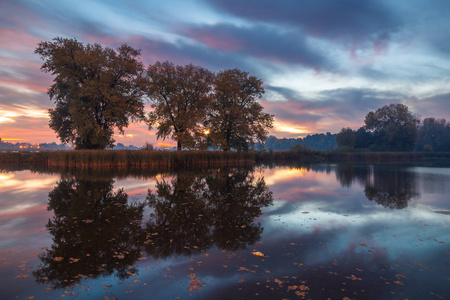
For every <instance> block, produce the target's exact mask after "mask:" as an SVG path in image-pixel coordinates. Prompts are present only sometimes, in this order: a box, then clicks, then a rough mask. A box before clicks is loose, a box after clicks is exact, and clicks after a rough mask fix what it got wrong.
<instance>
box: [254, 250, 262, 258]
mask: <svg viewBox="0 0 450 300" xmlns="http://www.w3.org/2000/svg"><path fill="white" fill-rule="evenodd" d="M252 254H253V255H254V256H258V257H264V254H263V253H261V252H259V251H255V252H252Z"/></svg>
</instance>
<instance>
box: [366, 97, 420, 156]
mask: <svg viewBox="0 0 450 300" xmlns="http://www.w3.org/2000/svg"><path fill="white" fill-rule="evenodd" d="M364 122H365V124H366V125H365V127H366V129H367V130H369V131H371V132H372V133H373V144H374V145H373V146H374V147H375V148H376V149H378V150H390V151H409V150H412V148H413V147H414V143H415V142H416V140H417V137H418V129H417V126H418V125H419V123H420V120H419V118H418V117H417V116H415V115H413V114H412V113H411V112H410V111H409V110H408V107H407V106H406V105H404V104H390V105H386V106H383V107H382V108H379V109H377V110H376V111H371V112H369V113H368V114H367V115H366V118H365V120H364Z"/></svg>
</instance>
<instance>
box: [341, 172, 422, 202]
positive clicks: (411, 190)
mask: <svg viewBox="0 0 450 300" xmlns="http://www.w3.org/2000/svg"><path fill="white" fill-rule="evenodd" d="M336 178H337V179H338V180H339V182H340V183H341V185H342V186H345V187H349V186H351V184H352V183H353V182H355V181H357V182H359V183H361V184H364V193H365V195H366V197H367V199H368V200H371V201H375V202H376V203H378V204H380V205H382V206H383V207H387V208H390V209H403V208H406V207H407V206H408V202H409V201H410V200H411V199H412V198H414V197H419V196H420V194H419V193H418V191H417V186H416V185H417V182H416V177H415V173H414V172H410V171H408V169H407V168H405V167H402V166H382V165H353V164H341V165H338V167H337V168H336Z"/></svg>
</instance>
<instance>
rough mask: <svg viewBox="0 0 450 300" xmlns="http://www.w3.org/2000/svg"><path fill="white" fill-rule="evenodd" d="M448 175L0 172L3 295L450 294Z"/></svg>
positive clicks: (402, 168)
mask: <svg viewBox="0 0 450 300" xmlns="http://www.w3.org/2000/svg"><path fill="white" fill-rule="evenodd" d="M449 196H450V168H449V167H447V166H445V167H443V166H442V164H428V165H390V166H388V165H355V164H338V165H326V164H323V165H314V166H308V167H295V168H294V167H273V168H263V167H258V168H254V169H236V168H222V169H214V170H205V171H197V172H188V171H183V172H167V173H163V174H152V175H143V174H140V175H139V174H138V175H136V174H133V175H129V176H127V175H126V174H121V175H120V176H119V177H117V176H113V175H105V174H102V175H98V174H97V175H93V174H83V173H80V174H76V175H71V174H54V173H45V174H44V173H33V172H31V171H14V172H6V171H4V172H1V173H0V276H1V278H2V286H1V287H0V294H1V295H2V299H33V298H32V297H34V299H55V298H60V297H63V298H71V299H108V298H109V299H112V298H113V297H116V298H118V299H144V298H154V299H177V298H179V299H186V298H188V299H212V298H214V299H248V298H255V299H284V298H287V299H302V298H303V299H327V298H331V299H343V298H345V297H348V298H350V299H404V298H409V299H435V298H436V299H446V298H447V299H448V298H449V297H450V282H449V280H450V272H449V267H450V248H449V246H448V244H449V242H450V201H449Z"/></svg>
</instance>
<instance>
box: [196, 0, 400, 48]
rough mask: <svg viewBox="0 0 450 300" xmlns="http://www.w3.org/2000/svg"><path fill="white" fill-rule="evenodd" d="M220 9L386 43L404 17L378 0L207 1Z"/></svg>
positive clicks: (316, 33) (323, 33) (341, 36)
mask: <svg viewBox="0 0 450 300" xmlns="http://www.w3.org/2000/svg"><path fill="white" fill-rule="evenodd" d="M205 1H206V2H209V3H210V4H212V5H213V6H215V7H216V8H217V9H219V10H225V11H226V12H228V13H229V14H232V15H236V16H239V17H242V18H245V19H248V20H250V21H258V22H266V23H267V22H270V23H278V24H287V25H291V26H296V27H297V26H300V27H301V28H303V30H305V31H306V32H307V33H308V34H309V35H312V36H316V37H325V38H329V39H339V40H343V41H351V42H360V41H373V42H378V43H380V42H383V41H385V40H387V39H389V37H390V35H391V33H392V32H395V31H396V30H398V29H399V28H400V27H401V26H402V25H403V19H402V18H401V16H400V15H398V14H396V13H395V12H394V11H393V10H391V9H389V8H388V7H387V6H386V5H385V4H384V3H383V2H382V1H378V0H377V1H376V0H367V1H359V0H342V1H335V0H323V1H298V0H287V1H272V0H249V1H238V0H205Z"/></svg>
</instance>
